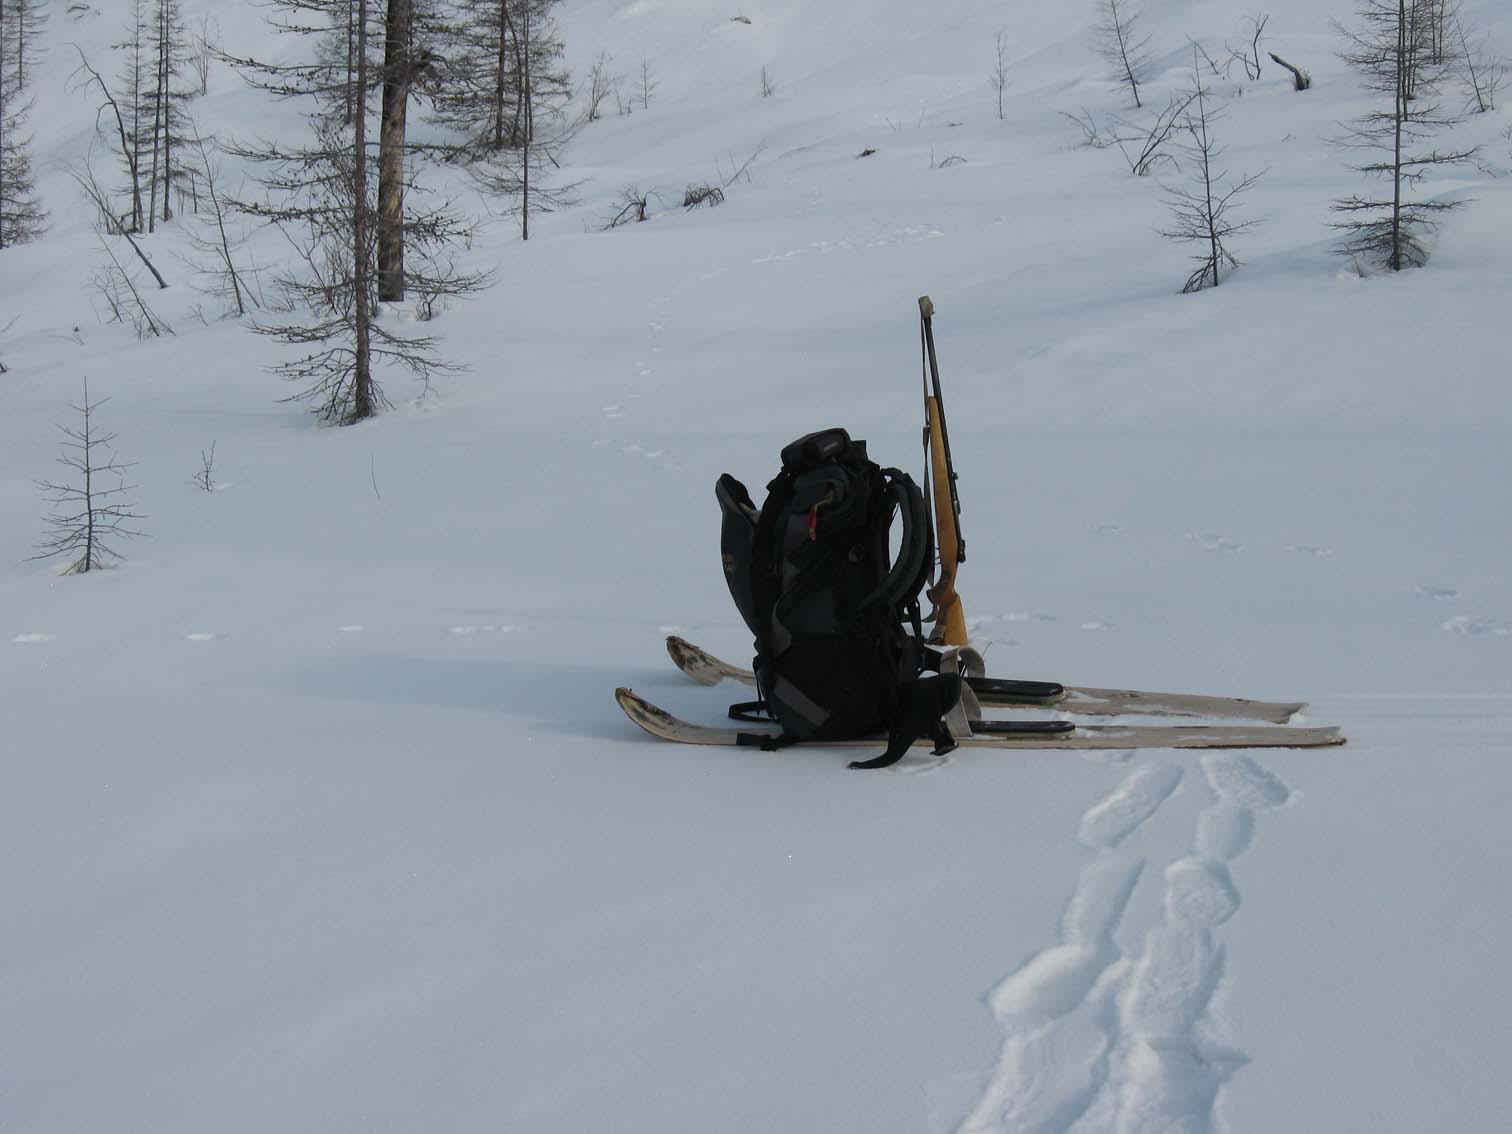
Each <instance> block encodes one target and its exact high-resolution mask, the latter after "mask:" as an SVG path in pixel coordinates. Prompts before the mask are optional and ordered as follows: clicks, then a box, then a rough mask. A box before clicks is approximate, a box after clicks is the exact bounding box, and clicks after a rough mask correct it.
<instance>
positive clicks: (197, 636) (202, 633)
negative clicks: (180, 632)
mask: <svg viewBox="0 0 1512 1134" xmlns="http://www.w3.org/2000/svg"><path fill="white" fill-rule="evenodd" d="M224 637H225V635H224V634H214V633H211V632H210V631H209V630H196V631H195V632H194V633H192V634H185V635H184V641H186V642H213V641H215V640H216V639H217V638H224Z"/></svg>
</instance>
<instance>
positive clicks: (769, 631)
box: [714, 429, 961, 768]
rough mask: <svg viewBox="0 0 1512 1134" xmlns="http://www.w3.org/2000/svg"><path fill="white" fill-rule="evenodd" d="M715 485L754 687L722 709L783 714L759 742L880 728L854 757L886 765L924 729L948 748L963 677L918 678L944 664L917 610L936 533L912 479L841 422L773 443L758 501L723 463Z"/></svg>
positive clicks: (758, 716)
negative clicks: (774, 463) (755, 695)
mask: <svg viewBox="0 0 1512 1134" xmlns="http://www.w3.org/2000/svg"><path fill="white" fill-rule="evenodd" d="M714 492H715V497H716V499H717V500H718V501H719V506H720V509H721V512H722V513H723V523H722V528H721V534H720V544H721V552H722V557H723V561H724V572H725V580H726V582H727V583H728V584H729V587H730V595H731V597H732V598H733V599H734V600H735V605H736V607H737V608H738V609H739V610H740V613H741V616H742V617H743V618H744V619H745V622H746V625H747V626H749V627H750V629H751V632H752V633H753V634H754V635H755V636H756V643H755V647H756V659H755V663H754V665H753V667H752V668H753V669H754V671H755V673H756V682H757V689H758V691H759V693H760V694H761V696H760V699H759V700H757V701H752V702H745V703H742V704H737V705H732V706H731V707H730V716H731V717H733V718H735V719H736V720H746V721H751V720H769V719H770V720H775V721H776V722H777V723H778V724H780V725H781V726H782V732H781V734H780V735H778V736H775V737H767V738H765V739H764V740H763V741H762V747H764V748H769V749H770V748H779V747H783V746H785V745H787V744H792V743H795V742H797V741H827V740H850V739H854V738H856V737H862V736H868V735H876V734H878V733H885V734H887V737H888V743H887V751H886V752H885V753H884V754H883V755H882V756H880V757H878V758H877V759H876V760H869V761H863V762H858V763H853V764H852V765H851V767H853V768H873V767H886V766H887V765H889V764H892V763H895V762H897V760H899V759H901V758H902V756H903V753H904V752H906V751H907V750H908V748H909V747H910V746H911V745H912V744H913V743H914V741H916V740H918V739H919V738H920V737H922V736H929V737H931V738H932V739H933V740H934V741H935V752H936V753H937V754H943V753H945V752H948V751H950V750H951V749H952V748H954V747H955V742H954V741H953V740H952V739H951V737H950V732H949V729H948V728H947V726H946V725H945V722H944V719H943V718H944V717H945V715H946V714H947V713H949V712H950V711H951V710H952V709H953V708H954V707H955V706H956V704H957V702H958V701H959V700H960V697H961V682H960V678H959V677H957V676H956V675H955V674H938V675H932V676H925V675H924V670H925V668H926V666H928V665H930V664H934V665H936V666H937V665H938V664H939V662H938V655H937V654H935V653H934V652H933V651H931V650H928V649H927V648H926V647H925V644H924V635H923V629H922V625H921V617H920V613H919V592H920V591H921V590H922V589H923V586H924V581H925V577H926V575H927V573H928V570H929V567H930V564H931V562H932V561H933V558H934V537H933V533H932V532H931V531H930V525H929V519H928V513H927V511H926V509H925V505H924V497H923V494H922V493H921V492H920V491H919V487H918V485H916V484H915V483H914V482H913V480H912V478H910V477H909V476H908V475H907V474H906V473H903V472H900V471H899V470H898V469H893V468H888V469H884V468H881V467H880V466H878V465H877V463H876V462H875V461H873V460H871V459H870V458H869V457H868V456H867V453H866V442H864V441H854V440H852V439H851V437H850V435H849V434H848V433H847V432H846V431H845V430H844V429H826V430H823V431H821V432H818V433H810V434H808V435H807V436H805V437H800V438H799V439H798V440H797V441H794V442H793V443H792V444H791V445H788V446H787V447H786V448H785V449H783V450H782V471H781V472H779V473H778V474H777V476H776V477H775V478H774V479H773V480H772V481H771V483H770V484H768V485H767V497H766V502H765V503H764V504H763V505H762V506H761V508H760V509H759V510H758V509H757V508H756V506H755V504H754V503H753V502H752V500H751V496H750V493H749V492H748V491H747V490H746V488H745V486H744V485H743V484H741V483H740V481H738V480H736V479H735V478H734V477H732V476H730V475H729V474H728V473H726V474H725V475H723V476H721V477H720V478H719V480H718V482H717V484H716V485H715V490H714ZM894 514H897V515H899V516H900V517H901V519H902V532H901V539H900V541H899V547H898V553H897V556H896V558H893V557H892V555H891V554H890V536H891V529H892V520H893V516H894Z"/></svg>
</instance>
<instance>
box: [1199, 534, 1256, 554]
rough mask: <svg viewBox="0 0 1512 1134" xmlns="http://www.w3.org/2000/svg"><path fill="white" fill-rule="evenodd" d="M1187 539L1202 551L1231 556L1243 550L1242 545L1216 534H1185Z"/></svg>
mask: <svg viewBox="0 0 1512 1134" xmlns="http://www.w3.org/2000/svg"><path fill="white" fill-rule="evenodd" d="M1187 539H1189V540H1191V541H1192V542H1193V543H1195V544H1199V545H1200V546H1201V547H1202V550H1203V551H1218V552H1222V553H1223V554H1225V555H1231V554H1233V553H1234V552H1236V551H1243V550H1244V544H1242V543H1240V542H1239V541H1238V540H1236V539H1233V538H1231V537H1229V536H1226V535H1221V534H1220V533H1218V532H1187Z"/></svg>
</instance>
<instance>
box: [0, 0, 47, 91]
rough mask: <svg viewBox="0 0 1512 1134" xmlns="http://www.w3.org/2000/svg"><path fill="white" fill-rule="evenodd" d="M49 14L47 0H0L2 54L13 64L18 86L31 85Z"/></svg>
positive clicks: (0, 46)
mask: <svg viewBox="0 0 1512 1134" xmlns="http://www.w3.org/2000/svg"><path fill="white" fill-rule="evenodd" d="M47 17H48V12H47V0H0V54H4V55H6V56H7V57H8V58H9V59H10V60H11V62H12V63H13V64H14V67H15V73H14V75H13V76H12V81H13V82H14V83H15V86H16V89H17V90H22V91H24V90H26V88H27V87H28V86H29V85H30V82H31V75H32V71H33V70H35V68H36V65H37V59H38V56H39V55H40V53H41V45H40V42H39V41H40V40H41V38H42V28H43V27H44V26H45V25H46V23H47Z"/></svg>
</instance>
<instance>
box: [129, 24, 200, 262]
mask: <svg viewBox="0 0 1512 1134" xmlns="http://www.w3.org/2000/svg"><path fill="white" fill-rule="evenodd" d="M145 39H146V46H147V49H148V53H149V56H150V60H151V71H152V74H151V78H150V81H148V82H146V83H144V84H143V88H142V93H141V98H142V103H143V110H144V119H145V121H144V125H145V126H146V130H147V138H146V141H145V143H144V148H145V150H146V151H147V153H148V154H150V155H151V157H150V168H149V169H148V174H147V180H148V208H147V231H149V232H151V231H153V229H154V228H155V226H156V221H157V220H165V221H166V220H171V219H172V218H173V207H172V203H171V197H172V194H171V192H170V190H171V189H173V187H175V186H176V185H179V184H180V183H181V182H183V181H185V180H187V179H188V178H189V176H190V174H189V172H188V170H187V169H185V168H184V166H183V163H182V162H179V161H177V148H178V147H179V146H180V145H182V144H183V143H184V142H185V141H186V140H187V138H186V133H185V114H184V103H185V102H186V101H187V100H188V98H189V90H188V89H187V88H186V87H185V86H184V85H183V79H184V75H185V72H186V71H187V70H188V68H189V33H188V31H187V29H186V28H185V26H184V19H183V14H182V12H181V10H180V8H179V0H152V11H151V23H150V25H149V27H148V29H147V33H146V37H145ZM160 198H161V206H159V199H160Z"/></svg>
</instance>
